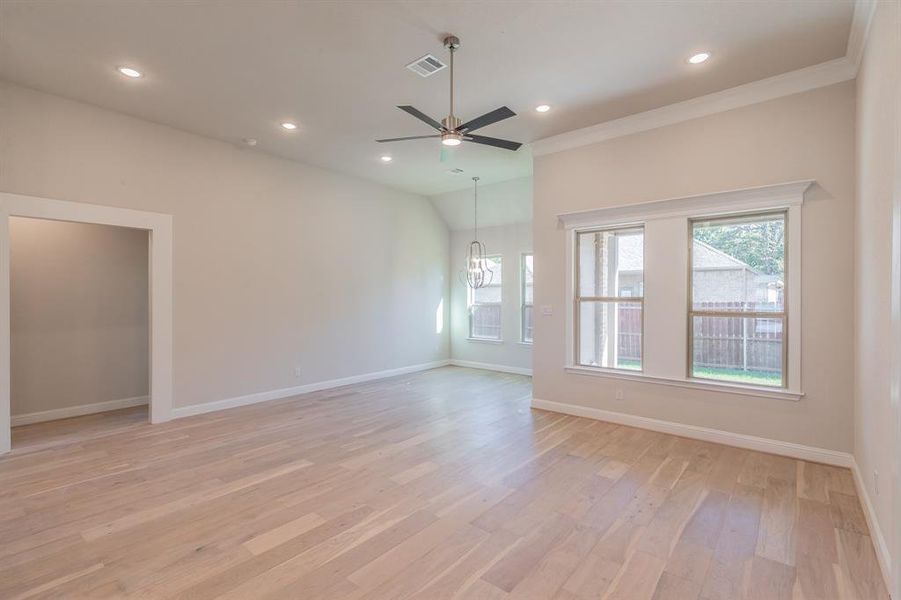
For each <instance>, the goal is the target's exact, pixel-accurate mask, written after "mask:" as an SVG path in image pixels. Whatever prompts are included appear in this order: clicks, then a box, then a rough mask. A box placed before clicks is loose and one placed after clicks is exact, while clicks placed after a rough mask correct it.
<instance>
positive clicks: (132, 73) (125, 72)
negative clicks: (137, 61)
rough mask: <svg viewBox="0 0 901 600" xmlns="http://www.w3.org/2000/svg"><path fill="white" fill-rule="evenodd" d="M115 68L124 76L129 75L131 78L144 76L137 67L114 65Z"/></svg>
mask: <svg viewBox="0 0 901 600" xmlns="http://www.w3.org/2000/svg"><path fill="white" fill-rule="evenodd" d="M116 70H117V71H119V72H120V73H122V74H123V75H125V76H126V77H131V78H132V79H137V78H138V77H143V76H144V74H143V73H141V72H140V71H138V70H137V69H132V68H131V67H116Z"/></svg>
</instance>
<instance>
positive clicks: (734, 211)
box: [543, 179, 815, 401]
mask: <svg viewBox="0 0 901 600" xmlns="http://www.w3.org/2000/svg"><path fill="white" fill-rule="evenodd" d="M814 183H815V181H814V180H812V179H805V180H799V181H789V182H785V183H776V184H770V185H764V186H758V187H749V188H742V189H733V190H727V191H716V192H707V193H700V194H696V195H691V196H681V197H674V198H667V199H664V200H650V201H639V202H630V203H626V204H615V203H610V202H609V200H608V201H607V202H605V204H606V206H603V207H600V208H591V209H587V210H579V211H575V212H569V213H560V214H557V215H556V216H557V219H558V220H559V223H560V225H561V229H562V236H563V238H564V239H565V244H564V253H565V265H566V268H565V270H564V274H563V278H564V280H565V287H564V290H565V291H564V299H565V302H564V305H563V309H564V310H563V311H562V312H563V313H564V315H562V319H564V320H565V321H564V323H562V326H563V335H564V341H565V344H564V348H565V356H564V358H563V360H562V361H561V362H562V364H561V368H562V369H563V370H564V371H565V372H566V373H568V374H570V375H573V376H595V377H602V378H609V379H614V380H625V381H633V382H640V383H645V384H653V385H662V386H669V387H675V388H682V389H688V390H695V391H704V392H708V393H719V394H721V395H735V396H745V397H756V398H768V399H777V400H787V401H799V400H801V399H802V398H803V397H804V395H805V394H804V391H803V384H804V382H803V381H802V372H801V363H802V339H801V337H802V331H801V320H802V314H801V310H802V299H801V296H802V293H803V289H802V287H801V277H802V269H803V265H802V263H803V255H802V247H801V242H802V239H801V238H802V220H803V210H802V209H803V204H804V200H805V194H806V193H807V191H808V190H809V189H810V188H811V186H813V184H814ZM780 210H784V211H786V213H787V215H788V216H787V220H786V234H785V235H786V248H785V252H786V256H788V257H790V259H789V260H788V261H787V264H786V272H785V280H784V282H785V285H786V287H787V288H789V289H790V290H791V293H790V294H786V296H785V312H786V322H785V328H784V329H783V335H784V342H783V343H784V344H785V346H786V348H787V350H785V357H786V362H787V368H785V370H784V376H783V377H784V382H785V384H786V387H783V388H780V387H776V386H766V385H755V384H748V383H741V382H727V381H719V380H709V379H696V378H689V377H687V374H686V364H687V360H688V359H687V357H686V356H685V355H683V354H681V353H682V352H687V351H688V343H687V331H688V322H687V315H688V306H687V299H688V291H687V285H688V283H689V278H688V277H687V276H686V270H687V269H688V268H689V266H690V263H687V262H686V261H687V260H688V256H687V244H688V240H687V239H686V238H687V237H688V233H689V228H688V226H687V220H688V219H713V218H716V217H720V216H739V215H745V214H754V213H758V214H760V213H773V212H778V211H780ZM639 223H644V225H645V234H646V238H645V244H644V248H645V251H644V255H645V256H644V263H645V274H644V284H645V286H644V295H643V298H644V303H643V312H642V320H643V323H644V325H649V326H651V327H652V328H651V329H650V330H648V328H647V327H643V339H642V348H643V349H642V369H643V370H642V372H628V371H623V370H611V369H604V368H597V367H585V366H580V365H578V364H576V362H575V339H576V336H575V324H576V318H575V315H574V307H575V302H574V301H573V299H574V296H575V288H574V287H573V286H574V285H575V280H576V274H575V265H576V260H575V259H576V257H575V248H576V233H577V232H578V231H584V230H589V229H617V228H624V227H627V226H630V225H636V224H639ZM648 267H650V269H651V271H648V270H647V269H648ZM681 286H686V289H685V291H680V290H679V288H680V287H681ZM670 290H672V291H676V295H675V296H670V295H668V292H669V291H670ZM552 311H553V306H548V308H547V313H543V314H552ZM670 348H672V349H670ZM647 349H651V350H652V351H653V352H652V353H651V354H648V353H647V352H646V351H645V350H647Z"/></svg>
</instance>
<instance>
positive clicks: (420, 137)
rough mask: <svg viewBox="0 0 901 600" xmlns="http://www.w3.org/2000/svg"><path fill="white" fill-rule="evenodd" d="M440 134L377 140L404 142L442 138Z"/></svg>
mask: <svg viewBox="0 0 901 600" xmlns="http://www.w3.org/2000/svg"><path fill="white" fill-rule="evenodd" d="M440 137H441V136H440V135H412V136H408V137H399V138H388V139H387V140H376V141H377V142H402V141H403V140H424V139H426V138H440Z"/></svg>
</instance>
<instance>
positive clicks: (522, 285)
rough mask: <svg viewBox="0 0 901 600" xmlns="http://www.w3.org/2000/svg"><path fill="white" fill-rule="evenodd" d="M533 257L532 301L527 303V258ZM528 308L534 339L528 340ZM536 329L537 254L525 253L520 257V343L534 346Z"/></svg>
mask: <svg viewBox="0 0 901 600" xmlns="http://www.w3.org/2000/svg"><path fill="white" fill-rule="evenodd" d="M528 256H531V257H532V301H531V302H526V257H528ZM526 307H529V308H531V309H532V330H533V334H532V339H529V340H527V339H526ZM534 329H535V253H534V252H523V253H522V254H520V256H519V342H520V343H521V344H528V345H529V346H531V345H532V344H534V343H535V342H534V337H535V336H534Z"/></svg>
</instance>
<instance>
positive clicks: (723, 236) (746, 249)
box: [694, 218, 785, 277]
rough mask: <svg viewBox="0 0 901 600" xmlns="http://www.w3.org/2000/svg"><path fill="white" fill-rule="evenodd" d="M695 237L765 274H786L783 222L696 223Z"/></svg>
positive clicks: (779, 220)
mask: <svg viewBox="0 0 901 600" xmlns="http://www.w3.org/2000/svg"><path fill="white" fill-rule="evenodd" d="M694 237H695V239H696V240H699V241H702V242H704V243H706V244H708V245H710V246H712V247H714V248H716V249H717V250H719V251H720V252H724V253H725V254H728V255H729V256H731V257H733V258H736V259H738V260H740V261H742V262H743V263H745V264H747V265H749V266H750V267H752V268H753V269H755V270H757V271H759V272H761V273H765V274H767V275H778V276H779V277H783V276H784V273H785V221H784V220H783V219H781V218H780V219H778V220H770V221H754V222H749V223H741V222H738V223H729V224H724V225H717V224H712V225H709V226H696V227H695V228H694Z"/></svg>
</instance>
